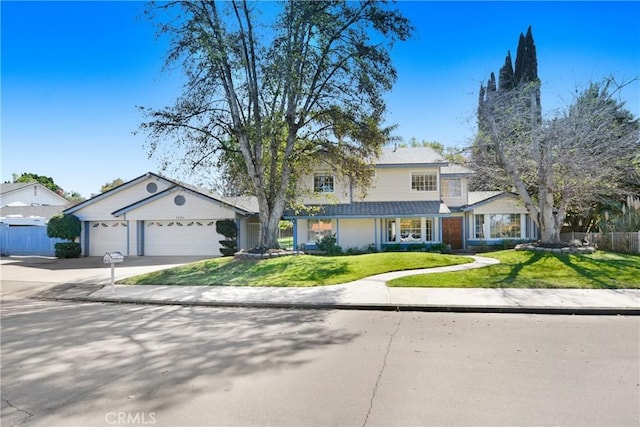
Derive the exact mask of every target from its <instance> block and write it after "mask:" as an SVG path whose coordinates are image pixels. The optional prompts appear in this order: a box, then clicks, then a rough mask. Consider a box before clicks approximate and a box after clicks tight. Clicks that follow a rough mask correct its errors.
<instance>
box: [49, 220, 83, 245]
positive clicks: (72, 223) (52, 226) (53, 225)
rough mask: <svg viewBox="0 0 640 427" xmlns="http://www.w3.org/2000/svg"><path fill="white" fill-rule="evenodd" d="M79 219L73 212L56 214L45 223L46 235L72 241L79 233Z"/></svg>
mask: <svg viewBox="0 0 640 427" xmlns="http://www.w3.org/2000/svg"><path fill="white" fill-rule="evenodd" d="M81 229H82V227H81V225H80V219H79V218H78V217H77V216H75V215H73V214H58V215H54V216H52V217H51V219H50V220H49V223H48V224H47V236H49V237H57V238H59V239H64V240H71V241H74V240H75V238H76V237H78V236H79V235H80V230H81Z"/></svg>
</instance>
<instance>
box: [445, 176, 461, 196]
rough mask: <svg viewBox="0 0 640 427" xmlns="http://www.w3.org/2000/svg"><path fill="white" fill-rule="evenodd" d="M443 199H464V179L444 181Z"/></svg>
mask: <svg viewBox="0 0 640 427" xmlns="http://www.w3.org/2000/svg"><path fill="white" fill-rule="evenodd" d="M442 197H462V179H461V178H448V179H443V180H442Z"/></svg>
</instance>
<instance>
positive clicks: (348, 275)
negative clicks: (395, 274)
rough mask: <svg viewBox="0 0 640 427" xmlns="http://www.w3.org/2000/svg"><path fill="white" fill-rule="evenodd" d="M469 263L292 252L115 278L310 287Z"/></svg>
mask: <svg viewBox="0 0 640 427" xmlns="http://www.w3.org/2000/svg"><path fill="white" fill-rule="evenodd" d="M469 262H473V259H471V258H469V257H463V256H457V255H442V254H434V253H423V252H383V253H375V254H364V255H352V256H332V257H330V256H312V255H296V256H286V257H277V258H271V259H262V260H247V259H235V258H232V257H229V258H215V259H210V260H204V261H199V262H195V263H192V264H187V265H184V266H180V267H175V268H171V269H167V270H161V271H157V272H153V273H149V274H143V275H139V276H135V277H131V278H127V279H123V280H120V281H118V284H125V285H174V286H274V287H311V286H326V285H336V284H341V283H348V282H351V281H354V280H358V279H362V278H365V277H369V276H373V275H376V274H381V273H388V272H391V271H401V270H413V269H420V268H433V267H443V266H448V265H457V264H464V263H469Z"/></svg>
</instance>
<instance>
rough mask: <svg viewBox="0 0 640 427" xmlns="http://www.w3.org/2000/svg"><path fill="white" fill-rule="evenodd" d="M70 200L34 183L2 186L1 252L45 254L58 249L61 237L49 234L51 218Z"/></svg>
mask: <svg viewBox="0 0 640 427" xmlns="http://www.w3.org/2000/svg"><path fill="white" fill-rule="evenodd" d="M68 205H69V201H68V200H67V199H65V198H64V197H62V196H60V195H59V194H57V193H55V192H53V191H51V190H49V189H48V188H47V187H45V186H44V185H42V184H40V183H37V182H34V183H13V184H1V185H0V254H2V255H3V256H8V255H45V256H51V255H53V254H54V252H55V247H54V245H55V243H57V242H61V241H62V240H60V239H51V238H49V237H48V236H47V227H46V225H47V223H48V222H49V219H50V218H51V217H52V216H54V215H57V214H59V213H61V212H62V211H63V209H65V207H67V206H68Z"/></svg>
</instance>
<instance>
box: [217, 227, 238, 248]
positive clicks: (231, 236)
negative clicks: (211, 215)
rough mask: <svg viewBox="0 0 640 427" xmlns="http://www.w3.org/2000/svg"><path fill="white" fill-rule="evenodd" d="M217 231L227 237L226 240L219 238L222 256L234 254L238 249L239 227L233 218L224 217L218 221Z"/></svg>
mask: <svg viewBox="0 0 640 427" xmlns="http://www.w3.org/2000/svg"><path fill="white" fill-rule="evenodd" d="M216 232H217V233H218V234H221V235H223V236H224V237H226V239H225V240H219V243H220V245H221V246H222V247H221V248H220V253H221V254H222V256H233V254H235V253H236V252H237V251H238V241H237V239H236V238H237V236H238V227H237V226H236V222H235V221H234V220H232V219H222V220H220V221H217V222H216Z"/></svg>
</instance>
